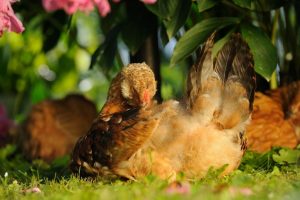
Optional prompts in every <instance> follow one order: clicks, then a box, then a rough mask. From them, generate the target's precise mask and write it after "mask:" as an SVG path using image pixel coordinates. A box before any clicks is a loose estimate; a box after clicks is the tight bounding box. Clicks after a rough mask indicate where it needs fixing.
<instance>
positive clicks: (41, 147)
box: [18, 94, 97, 162]
mask: <svg viewBox="0 0 300 200" xmlns="http://www.w3.org/2000/svg"><path fill="white" fill-rule="evenodd" d="M96 116H97V110H96V107H95V105H94V104H93V103H92V102H91V101H89V100H87V99H86V98H85V97H83V96H81V95H75V94H74V95H68V96H67V97H65V98H64V99H61V100H45V101H42V102H41V103H38V104H36V105H34V106H33V107H32V109H31V112H30V113H29V116H28V118H27V120H26V121H25V123H24V124H23V126H22V127H21V131H20V135H19V136H18V137H19V138H18V140H19V141H18V143H19V144H20V146H21V149H22V151H23V153H24V155H25V156H26V157H27V158H29V159H37V158H40V159H43V160H45V161H48V162H50V161H52V160H53V159H55V158H57V157H60V156H63V155H68V154H70V153H71V151H72V148H73V147H74V145H75V143H76V141H77V139H78V138H79V137H80V136H82V135H84V134H85V133H86V132H87V130H88V129H89V128H90V126H91V124H92V121H93V119H94V118H95V117H96Z"/></svg>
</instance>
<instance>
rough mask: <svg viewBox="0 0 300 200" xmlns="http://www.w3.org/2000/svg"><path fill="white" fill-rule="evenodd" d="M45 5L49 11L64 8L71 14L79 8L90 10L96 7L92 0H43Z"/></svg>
mask: <svg viewBox="0 0 300 200" xmlns="http://www.w3.org/2000/svg"><path fill="white" fill-rule="evenodd" d="M43 6H44V8H45V10H46V11H48V12H52V11H55V10H59V9H63V10H64V11H65V12H66V13H67V14H69V15H71V14H73V13H75V12H76V11H77V10H80V11H83V12H90V11H91V10H93V8H94V5H93V2H92V1H91V0H43Z"/></svg>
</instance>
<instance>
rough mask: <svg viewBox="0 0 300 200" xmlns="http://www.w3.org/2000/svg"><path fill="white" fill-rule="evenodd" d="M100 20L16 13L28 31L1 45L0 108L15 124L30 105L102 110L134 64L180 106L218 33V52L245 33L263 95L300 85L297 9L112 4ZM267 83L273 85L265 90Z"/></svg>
mask: <svg viewBox="0 0 300 200" xmlns="http://www.w3.org/2000/svg"><path fill="white" fill-rule="evenodd" d="M110 5H111V12H110V13H109V14H108V15H107V16H106V17H101V16H100V15H99V13H98V12H97V11H96V9H95V11H93V12H91V13H88V14H87V13H83V12H76V13H75V14H73V15H67V14H66V13H65V12H64V11H63V10H57V11H54V12H50V13H48V12H46V11H45V10H44V8H43V6H42V1H41V0H30V1H29V0H22V1H20V2H18V3H15V4H14V5H13V8H14V10H15V12H16V13H17V15H18V17H19V18H20V19H21V21H22V22H23V24H24V26H25V28H26V30H25V32H23V33H22V34H15V33H6V34H4V35H3V37H1V38H0V102H1V103H2V104H4V105H5V106H6V107H7V109H8V111H9V113H10V116H11V117H13V118H15V119H16V120H17V121H21V120H22V119H24V117H25V114H26V113H27V112H28V111H29V109H30V107H31V105H32V104H35V103H37V102H40V101H42V100H43V99H46V98H61V97H64V96H65V95H66V94H68V93H83V94H84V95H86V96H87V97H88V98H89V99H92V100H93V101H94V102H95V103H96V104H97V106H98V109H100V108H101V106H102V105H103V103H104V101H105V99H106V92H107V90H108V87H109V83H110V80H111V79H112V78H113V76H114V75H115V74H116V73H117V72H118V71H119V70H120V68H121V67H122V66H124V65H126V64H128V63H130V62H142V61H146V63H147V64H149V65H150V66H151V67H152V68H153V70H154V72H155V74H156V78H157V80H158V85H159V91H158V95H157V98H158V99H159V100H160V99H161V98H162V99H169V98H180V97H182V96H183V94H184V87H185V77H186V72H187V71H188V68H189V66H191V65H192V63H193V62H194V60H195V57H196V55H197V52H198V50H199V48H200V46H201V44H202V43H203V42H204V41H205V40H206V39H207V37H208V36H209V35H210V34H211V33H212V32H213V31H215V30H218V32H219V33H220V37H219V38H218V42H217V43H216V45H215V47H214V53H215V54H216V53H217V51H218V49H220V47H222V45H223V44H224V43H225V42H226V40H227V39H228V38H229V34H230V33H232V32H240V33H241V34H242V37H243V38H244V39H245V40H246V41H247V42H248V44H249V46H250V48H251V51H252V53H253V55H254V60H255V69H256V72H257V73H258V74H259V77H258V90H266V89H269V88H270V87H272V88H275V87H278V85H284V84H287V83H289V82H291V81H295V80H298V79H299V78H300V68H299V66H300V54H299V53H297V52H298V50H299V49H300V32H299V29H300V1H297V0H193V1H192V0H158V1H157V2H156V3H154V4H151V5H150V4H144V3H142V2H141V1H139V0H121V1H120V2H118V3H114V2H110ZM266 80H268V81H270V82H267V81H266Z"/></svg>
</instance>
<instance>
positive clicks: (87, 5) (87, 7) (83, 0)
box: [79, 0, 94, 13]
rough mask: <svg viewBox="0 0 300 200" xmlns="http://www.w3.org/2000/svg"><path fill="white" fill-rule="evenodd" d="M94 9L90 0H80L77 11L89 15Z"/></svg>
mask: <svg viewBox="0 0 300 200" xmlns="http://www.w3.org/2000/svg"><path fill="white" fill-rule="evenodd" d="M93 9H94V4H93V2H92V0H80V2H79V10H80V11H83V12H87V13H89V12H90V11H92V10H93Z"/></svg>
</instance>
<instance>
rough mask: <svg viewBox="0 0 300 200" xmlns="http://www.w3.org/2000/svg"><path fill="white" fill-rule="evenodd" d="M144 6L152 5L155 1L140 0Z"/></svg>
mask: <svg viewBox="0 0 300 200" xmlns="http://www.w3.org/2000/svg"><path fill="white" fill-rule="evenodd" d="M141 1H142V2H144V4H154V3H156V1H157V0H141Z"/></svg>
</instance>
